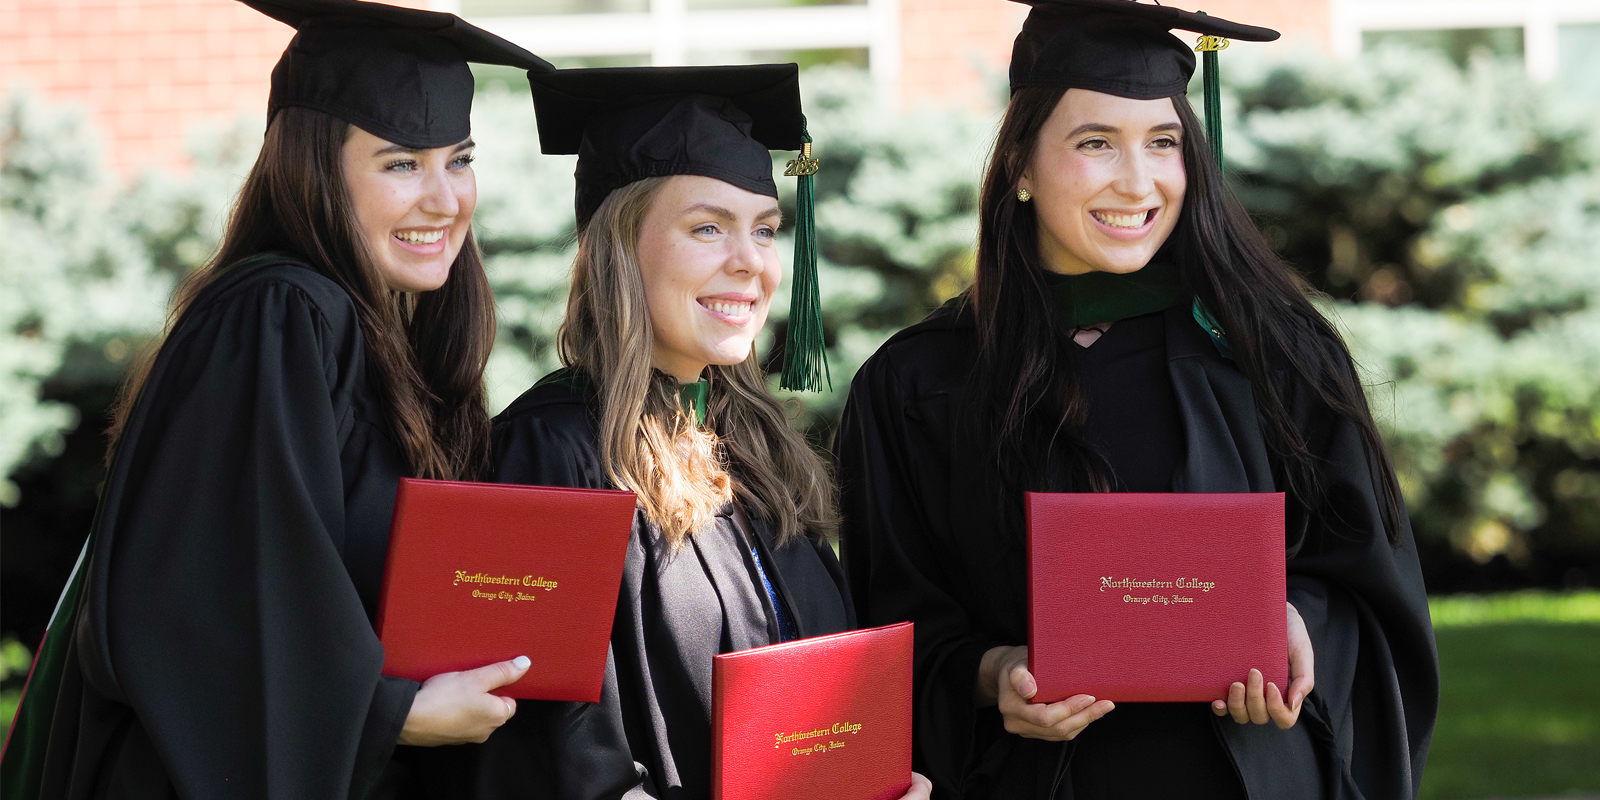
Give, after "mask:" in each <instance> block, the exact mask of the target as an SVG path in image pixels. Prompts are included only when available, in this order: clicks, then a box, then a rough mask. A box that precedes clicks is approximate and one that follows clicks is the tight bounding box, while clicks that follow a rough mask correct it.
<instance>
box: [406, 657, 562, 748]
mask: <svg viewBox="0 0 1600 800" xmlns="http://www.w3.org/2000/svg"><path fill="white" fill-rule="evenodd" d="M529 663H531V662H529V661H528V657H527V656H517V657H516V658H513V659H511V660H510V661H501V662H500V663H498V664H490V665H489V666H487V667H479V668H477V669H469V670H466V671H464V672H445V673H441V674H439V675H435V676H433V677H431V678H429V679H427V680H426V681H423V683H422V688H421V689H418V690H417V697H416V699H415V700H412V701H411V713H410V714H408V715H406V724H405V727H403V728H401V729H400V744H412V745H420V746H422V747H437V746H439V745H442V744H467V743H469V742H472V743H482V742H483V741H484V740H486V739H488V738H489V734H491V733H494V732H495V729H496V728H499V727H500V726H501V725H504V724H505V723H506V720H508V719H511V715H512V714H515V713H517V701H515V700H512V699H511V698H509V697H500V696H498V695H492V694H489V692H490V691H491V690H494V689H498V688H500V687H502V686H505V685H506V684H509V683H516V682H517V680H518V679H520V678H521V677H522V675H523V673H526V672H527V671H528V665H529Z"/></svg>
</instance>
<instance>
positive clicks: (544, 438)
mask: <svg viewBox="0 0 1600 800" xmlns="http://www.w3.org/2000/svg"><path fill="white" fill-rule="evenodd" d="M533 80H534V99H535V104H536V106H537V107H538V108H539V114H540V137H541V141H542V144H543V147H544V149H545V152H553V153H559V152H569V153H570V152H576V153H578V154H579V160H578V169H577V177H578V192H577V212H578V224H579V234H578V255H577V260H576V264H575V265H574V268H573V277H572V291H571V294H570V297H569V299H568V302H567V316H566V321H565V324H564V325H563V326H562V331H561V338H560V353H561V359H562V362H563V363H564V364H566V368H564V369H562V370H560V371H558V372H556V373H554V374H552V375H550V376H548V377H546V378H545V379H544V380H541V381H540V382H539V383H538V384H537V385H535V386H534V387H533V388H532V389H530V390H529V391H528V392H527V393H526V394H524V395H523V396H522V397H521V398H520V399H518V400H517V401H516V402H515V403H513V404H512V405H511V407H510V408H509V409H507V410H506V412H505V413H504V414H502V415H501V416H500V417H499V418H498V419H497V420H496V421H495V460H496V462H497V464H498V470H499V471H498V479H499V480H501V481H503V482H512V483H527V484H541V485H556V486H583V487H621V488H626V489H630V490H632V491H634V492H636V493H637V494H638V496H639V511H638V514H637V516H636V518H635V523H634V530H633V537H632V540H631V542H630V544H629V549H628V554H627V561H626V566H625V567H624V569H623V579H622V592H621V597H620V598H619V600H618V604H617V616H616V620H615V623H614V625H613V628H612V637H611V656H610V659H609V660H608V662H607V666H606V676H605V683H604V688H603V690H602V698H601V701H600V702H599V703H595V704H561V705H555V704H534V705H535V706H536V707H535V708H529V709H524V710H525V711H526V712H528V713H527V714H526V717H527V718H526V719H525V720H523V721H522V723H521V724H520V725H518V726H516V727H515V728H510V729H506V730H503V731H502V732H501V733H500V734H499V735H498V736H494V737H491V738H490V740H489V742H488V743H487V744H486V745H485V746H484V747H483V748H480V749H479V751H478V752H477V754H476V755H475V761H476V763H475V765H474V769H473V772H474V775H473V776H472V777H473V779H475V781H476V786H475V790H476V792H477V794H478V795H479V796H517V795H521V796H555V797H560V798H597V797H618V796H627V797H682V798H704V797H709V796H710V793H711V752H710V746H711V669H712V658H713V656H715V655H716V654H718V653H724V652H729V651H733V650H741V649H745V648H750V647H757V646H761V645H766V644H772V643H776V642H780V641H786V640H790V639H796V638H801V637H808V636H816V635H821V634H828V633H836V632H840V631H844V630H849V629H850V628H852V627H854V624H855V619H854V612H853V611H852V606H851V603H850V599H849V594H848V590H847V589H846V588H845V579H844V574H843V571H842V570H841V569H840V567H839V562H838V560H837V559H836V558H835V557H834V554H833V550H832V548H831V547H830V546H829V544H828V542H827V540H826V538H825V537H826V535H827V534H829V533H831V532H832V530H833V528H834V527H835V524H836V522H835V519H836V513H837V512H836V509H835V501H834V491H833V488H832V485H831V481H830V477H829V473H828V469H827V466H826V465H825V462H824V461H823V460H822V459H821V458H819V457H818V455H817V454H816V453H815V452H814V451H813V450H812V449H811V448H810V446H809V445H808V444H807V443H806V441H805V438H804V437H803V436H802V435H801V434H800V433H799V432H797V431H795V430H794V429H793V428H792V427H791V426H790V425H789V421H788V419H787V418H786V416H785V414H784V411H783V408H782V407H781V406H780V405H779V404H778V402H777V401H776V400H774V399H773V398H772V397H771V396H769V395H768V394H767V392H766V386H765V384H766V381H765V378H764V375H763V373H762V369H761V366H760V365H759V364H758V363H757V362H756V359H755V353H754V347H753V345H754V340H755V337H756V334H757V333H759V332H760V331H761V329H762V327H763V325H764V324H765V322H766V318H767V311H768V308H769V306H770V304H771V302H772V298H773V296H774V295H775V294H776V293H777V290H778V285H779V282H780V279H781V277H782V266H781V265H780V263H779V259H778V248H777V246H776V244H777V243H776V238H777V232H778V226H779V223H780V217H781V215H780V212H779V210H778V203H777V187H776V185H775V183H774V182H773V179H772V162H771V156H770V154H769V153H768V151H767V149H768V147H774V148H778V147H783V146H785V145H788V146H789V147H790V148H798V144H799V142H798V140H799V137H800V136H801V130H802V126H801V122H800V116H799V93H798V79H797V72H796V69H795V67H794V65H792V64H790V65H762V66H756V67H711V68H694V69H690V68H675V69H667V68H662V69H622V70H571V71H563V72H560V73H556V74H553V75H550V76H536V77H535V78H534V79H533ZM786 123H788V124H786ZM791 140H792V142H791ZM464 777H465V776H464ZM455 786H456V787H457V788H460V787H461V786H462V784H461V783H459V782H458V783H456V784H455ZM926 792H927V785H926V782H924V781H923V780H922V779H921V778H920V776H918V777H917V778H915V782H914V783H913V787H912V790H911V793H910V794H909V795H908V797H926V796H927V794H926Z"/></svg>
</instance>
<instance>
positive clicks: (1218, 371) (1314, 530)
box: [836, 303, 1439, 800]
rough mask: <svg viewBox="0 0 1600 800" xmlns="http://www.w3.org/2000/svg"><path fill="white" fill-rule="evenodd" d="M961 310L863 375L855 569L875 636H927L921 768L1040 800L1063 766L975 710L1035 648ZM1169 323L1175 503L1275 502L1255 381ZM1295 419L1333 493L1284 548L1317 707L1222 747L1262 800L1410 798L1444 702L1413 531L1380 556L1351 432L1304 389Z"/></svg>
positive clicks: (1059, 752)
mask: <svg viewBox="0 0 1600 800" xmlns="http://www.w3.org/2000/svg"><path fill="white" fill-rule="evenodd" d="M958 308H959V306H958V305H956V304H954V303H952V304H950V305H947V306H946V307H945V308H943V309H940V310H938V311H936V312H934V313H933V314H932V315H930V316H929V318H928V319H926V320H924V321H923V322H922V323H919V324H917V325H915V326H912V327H911V328H908V329H906V330H905V331H902V332H901V333H899V334H897V335H896V336H894V337H893V338H891V339H890V340H889V341H888V342H887V343H886V344H885V345H884V346H883V347H882V348H880V349H879V351H878V353H877V354H876V355H874V356H873V357H872V358H871V359H870V360H868V362H867V363H866V364H865V365H864V366H863V367H862V368H861V370H860V371H859V372H858V373H857V375H856V378H855V380H854V383H853V385H852V387H851V391H850V397H849V400H848V403H847V405H846V407H845V412H844V417H843V419H842V421H841V424H840V430H839V434H838V437H837V440H836V452H837V454H838V459H839V480H840V489H841V493H842V502H843V513H844V532H843V556H844V563H845V565H846V569H847V571H848V574H849V575H850V581H851V588H852V591H853V594H854V597H855V600H856V604H857V611H858V614H859V617H860V619H861V622H862V624H864V625H876V624H881V623H886V622H891V621H895V620H902V619H910V620H913V621H915V622H916V626H917V630H916V641H917V650H916V673H915V678H916V693H915V704H916V706H915V712H914V713H915V726H916V735H915V742H916V748H915V760H914V765H915V769H917V770H918V771H921V772H923V773H924V774H926V775H928V776H929V777H930V778H931V779H932V781H933V784H934V789H935V796H936V797H941V798H954V797H969V798H986V797H1003V798H1045V797H1047V796H1048V794H1049V791H1050V787H1051V786H1052V785H1053V784H1054V783H1055V778H1056V768H1057V765H1058V764H1059V763H1060V762H1061V759H1062V757H1063V755H1064V753H1063V749H1064V748H1065V747H1067V746H1066V745H1063V744H1057V743H1048V742H1041V741H1037V740H1031V739H1023V738H1021V737H1018V736H1014V735H1011V734H1007V733H1005V732H1004V730H1003V728H1002V726H1001V721H1000V715H999V713H998V711H997V710H996V709H994V708H993V707H990V708H984V709H979V708H977V707H976V706H975V703H974V701H973V682H974V678H975V675H976V674H977V669H978V662H979V660H980V659H981V657H982V656H983V653H984V652H985V651H986V650H988V649H989V648H991V647H995V646H999V645H1017V644H1025V643H1026V642H1027V614H1026V609H1027V583H1026V569H1025V565H1026V551H1025V548H1024V545H1023V544H1022V543H1023V537H1022V535H1021V533H1020V532H1019V531H1010V530H1002V529H1001V527H1000V523H999V522H998V517H999V515H998V514H996V513H995V508H994V502H993V500H992V499H990V498H988V497H987V496H986V495H985V493H984V492H983V490H982V489H981V488H980V486H978V485H977V483H978V482H975V481H973V480H971V475H972V474H973V470H974V469H976V468H979V465H981V464H982V463H983V460H984V458H985V452H986V451H985V448H984V446H983V445H982V444H980V443H977V442H974V441H971V437H970V435H967V434H965V433H964V431H966V430H969V429H968V428H966V427H965V426H963V425H961V424H960V421H961V420H962V414H963V413H964V410H965V400H966V397H965V391H966V386H967V383H968V381H969V378H970V372H971V369H972V365H973V364H974V361H975V358H976V353H977V340H976V333H975V330H974V328H973V325H972V322H971V319H970V317H969V316H967V314H966V313H965V312H962V311H958V310H957V309H958ZM1163 313H1164V319H1165V322H1164V324H1165V329H1166V348H1167V365H1168V373H1169V375H1170V376H1171V379H1172V390H1173V393H1174V395H1175V397H1176V401H1177V407H1178V414H1179V418H1180V420H1181V423H1182V457H1181V458H1180V460H1179V467H1178V470H1177V472H1176V473H1175V474H1174V476H1173V480H1172V490H1173V491H1191V492H1269V491H1277V490H1278V488H1279V487H1280V486H1281V485H1282V479H1281V475H1280V474H1276V473H1275V470H1274V466H1275V464H1274V458H1273V457H1272V456H1271V455H1270V454H1269V452H1268V449H1267V445H1266V443H1265V440H1264V439H1263V436H1262V432H1261V429H1260V425H1259V422H1258V419H1257V415H1256V411H1255V402H1254V397H1253V394H1252V389H1251V385H1250V382H1249V380H1248V379H1247V378H1246V377H1245V376H1244V375H1243V374H1242V373H1241V372H1239V370H1238V369H1237V368H1236V367H1235V366H1234V365H1233V363H1232V362H1231V361H1229V360H1227V359H1226V358H1223V357H1222V356H1220V355H1219V354H1218V353H1217V350H1216V348H1215V347H1214V346H1213V344H1212V342H1211V341H1210V340H1209V338H1208V337H1207V335H1206V334H1205V332H1204V331H1203V330H1202V329H1201V328H1200V327H1199V326H1197V325H1196V324H1195V323H1194V321H1193V320H1192V319H1191V317H1190V313H1189V310H1188V309H1187V308H1181V307H1180V308H1173V309H1169V310H1167V311H1166V312H1163ZM1330 346H1331V345H1330ZM1291 412H1292V414H1293V416H1294V419H1295V422H1296V424H1297V425H1298V426H1299V427H1300V429H1301V430H1302V431H1304V433H1305V435H1306V436H1307V437H1308V440H1309V443H1310V446H1311V448H1312V451H1313V452H1314V453H1315V454H1317V456H1318V457H1320V458H1321V459H1322V463H1323V464H1324V470H1325V472H1324V477H1325V478H1326V483H1327V499H1326V502H1325V503H1324V505H1323V507H1321V508H1318V509H1310V510H1308V509H1306V508H1304V507H1303V506H1301V505H1299V504H1298V503H1297V502H1295V500H1294V498H1290V503H1289V506H1290V508H1289V513H1290V520H1289V528H1290V531H1291V534H1290V537H1289V538H1290V540H1291V541H1292V540H1294V539H1296V538H1298V536H1297V534H1298V533H1299V532H1302V531H1303V534H1304V538H1303V540H1302V541H1301V542H1300V544H1299V546H1298V547H1297V548H1296V549H1295V550H1294V551H1293V552H1290V553H1288V554H1287V556H1288V597H1289V601H1290V602H1291V603H1293V604H1294V605H1295V607H1296V608H1297V609H1298V610H1299V612H1300V614H1301V616H1302V617H1304V618H1305V620H1306V624H1307V627H1308V628H1309V631H1310V635H1311V640H1312V643H1313V647H1314V649H1315V653H1316V679H1317V685H1316V690H1315V691H1314V692H1313V693H1312V694H1311V696H1310V697H1309V698H1308V699H1307V701H1306V704H1305V706H1304V709H1303V711H1302V713H1301V717H1300V721H1299V724H1297V725H1296V726H1295V727H1294V728H1292V729H1290V730H1289V731H1279V730H1278V729H1277V728H1276V727H1274V726H1271V725H1265V726H1258V725H1239V724H1236V723H1233V722H1231V721H1226V722H1224V721H1222V720H1217V721H1216V725H1217V728H1216V729H1217V731H1218V733H1219V735H1220V736H1222V737H1223V740H1224V743H1225V744H1226V747H1227V751H1228V753H1229V755H1230V756H1231V757H1232V759H1233V761H1234V763H1235V765H1236V766H1237V768H1238V770H1239V773H1240V777H1241V779H1242V781H1243V783H1244V786H1245V789H1246V791H1247V792H1248V795H1249V796H1250V797H1252V798H1290V797H1292V798H1319V797H1320V798H1369V799H1373V800H1375V799H1376V798H1409V797H1413V796H1415V794H1416V791H1417V788H1418V786H1419V784H1420V781H1421V777H1422V766H1423V761H1424V759H1425V758H1426V755H1427V749H1428V742H1429V739H1430V738H1431V736H1432V731H1433V723H1434V717H1435V714H1436V711H1437V706H1438V690H1439V684H1438V659H1437V655H1436V652H1435V650H1434V643H1433V632H1432V627H1431V624H1430V622H1429V617H1428V607H1427V597H1426V594H1425V592H1424V590H1423V585H1422V577H1421V572H1420V569H1419V567H1418V564H1417V555H1416V548H1415V544H1414V542H1413V540H1412V538H1411V533H1410V530H1409V528H1408V529H1407V530H1406V531H1404V532H1403V536H1402V539H1401V542H1400V544H1399V546H1398V547H1396V546H1391V545H1390V543H1389V541H1388V539H1387V537H1386V536H1385V534H1384V531H1383V526H1382V522H1381V516H1380V514H1379V511H1378V508H1379V507H1378V503H1377V500H1376V497H1375V492H1374V490H1373V483H1372V474H1371V469H1370V462H1369V457H1368V454H1367V452H1366V450H1365V448H1364V447H1363V445H1362V443H1361V440H1360V438H1359V436H1358V433H1357V429H1356V427H1355V425H1354V424H1352V423H1351V422H1350V421H1349V420H1347V419H1343V418H1340V417H1338V416H1336V415H1334V414H1332V413H1331V412H1330V411H1329V410H1328V409H1326V408H1325V407H1322V406H1321V405H1320V404H1318V403H1317V402H1315V400H1314V397H1313V396H1312V395H1311V393H1310V392H1309V391H1306V390H1304V389H1297V390H1295V391H1294V392H1293V395H1292V397H1291ZM1112 713H1116V712H1112ZM1060 784H1061V785H1062V787H1063V788H1062V790H1061V791H1060V792H1059V793H1058V794H1057V797H1067V796H1069V795H1070V787H1071V781H1069V780H1063V781H1060Z"/></svg>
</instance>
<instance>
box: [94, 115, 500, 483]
mask: <svg viewBox="0 0 1600 800" xmlns="http://www.w3.org/2000/svg"><path fill="white" fill-rule="evenodd" d="M349 132H350V125H349V123H347V122H344V121H343V120H340V119H337V118H335V117H333V116H330V115H328V114H325V113H322V112H320V111H313V110H311V109H308V108H297V107H292V108H285V109H282V110H280V111H279V112H278V113H277V114H276V115H275V116H274V117H273V120H272V123H271V124H270V125H269V126H268V127H267V134H266V139H265V140H264V141H263V142H262V145H261V154H260V156H258V157H257V158H256V163H255V166H254V167H252V168H251V170H250V175H249V177H247V178H246V179H245V182H244V187H243V188H241V189H240V190H239V197H238V200H237V201H236V203H235V204H234V207H233V210H232V212H231V213H230V214H229V216H228V224H227V228H226V230H225V232H224V233H223V236H222V244H221V245H220V246H219V247H218V249H217V252H216V254H215V255H213V256H212V257H211V259H210V260H209V261H208V262H206V264H205V265H204V266H202V267H201V268H200V269H198V270H196V271H194V272H193V273H192V274H190V275H189V276H188V277H186V278H185V279H184V280H183V281H182V282H181V283H180V284H179V285H178V289H177V291H176V293H175V294H174V296H173V301H172V308H171V310H170V312H169V314H168V318H167V329H166V333H167V334H170V333H171V332H172V330H173V327H174V326H175V325H176V324H177V322H178V320H179V319H181V318H182V316H183V314H184V312H185V311H187V310H188V308H189V306H190V305H192V304H193V303H194V301H195V298H196V297H198V296H199V294H200V293H201V292H202V291H204V290H205V288H206V287H207V286H209V285H211V284H212V283H213V282H214V281H216V280H217V279H218V278H219V277H220V276H221V275H222V274H224V273H225V272H226V271H227V270H228V269H229V268H230V267H231V266H233V265H234V264H236V263H238V262H239V261H240V260H241V259H244V258H247V257H249V256H253V255H258V254H262V253H267V252H281V253H283V254H284V255H286V256H288V257H290V258H293V259H296V260H299V261H302V262H304V263H305V264H307V265H309V266H310V267H311V268H313V269H315V270H316V271H317V272H318V273H320V274H322V275H323V276H324V277H326V278H328V279H329V280H332V281H333V282H334V283H337V284H339V286H340V287H341V288H343V289H344V290H345V291H346V292H348V293H349V295H350V299H351V300H352V301H353V302H354V303H355V306H356V311H357V315H358V316H359V318H360V321H361V335H362V340H363V344H364V345H365V351H366V363H367V371H368V376H369V379H370V380H371V381H372V383H373V385H374V386H376V387H377V388H378V390H379V392H380V394H381V396H382V397H383V400H384V403H385V406H386V408H387V411H388V413H389V422H390V424H391V425H392V426H393V427H392V431H393V433H394V436H395V438H396V440H397V441H398V442H399V444H400V450H401V452H402V453H403V454H404V456H405V457H406V461H407V462H408V464H409V466H410V468H411V472H412V474H413V475H415V476H417V477H423V478H438V479H456V480H460V479H473V478H477V477H480V476H481V475H483V474H484V473H485V472H486V469H487V466H488V463H489V445H488V442H489V412H488V405H487V403H486V399H485V394H484V388H483V371H484V367H485V365H486V364H487V363H488V360H489V350H490V348H491V347H492V346H493V344H494V334H495V321H494V296H493V295H492V294H491V293H490V291H489V280H488V278H487V276H485V274H484V271H483V257H482V255H481V254H480V253H479V252H478V245H477V242H476V240H474V238H473V236H472V234H471V232H470V231H469V232H468V234H467V239H466V243H465V244H463V245H462V247H461V253H460V254H459V255H457V256H456V260H455V263H453V264H452V265H451V267H450V277H449V279H448V280H446V281H445V283H444V286H442V287H440V288H439V289H437V290H435V291H431V292H422V293H419V294H416V295H412V294H407V293H402V292H394V291H391V290H390V289H389V287H388V285H387V283H386V282H385V281H384V279H383V276H382V274H380V273H379V272H378V270H377V268H376V267H375V266H374V265H373V264H372V261H371V259H369V258H368V257H367V254H366V252H365V248H364V247H363V246H362V243H361V240H360V237H359V236H357V234H356V231H357V226H356V220H355V212H354V208H353V206H352V203H351V199H350V195H349V191H348V189H347V187H346V186H345V183H344V178H343V174H344V173H343V171H342V169H341V163H342V155H343V151H344V143H345V139H346V137H347V136H348V135H349ZM165 336H166V334H164V335H163V337H162V339H163V340H164V339H165ZM158 350H159V348H158V347H152V348H151V349H150V350H149V351H148V352H147V353H146V355H145V356H144V357H143V358H142V359H141V360H140V361H139V362H138V363H137V364H136V365H135V366H134V369H133V370H132V371H131V372H130V373H129V375H128V379H127V382H126V383H125V384H124V386H123V389H122V394H121V396H120V397H119V398H118V401H117V404H116V406H115V407H114V409H113V412H112V423H111V427H110V429H109V431H108V435H109V437H110V440H111V447H112V449H113V450H114V449H115V447H116V442H117V440H118V439H119V438H120V437H121V435H122V431H123V429H124V427H125V426H126V425H127V421H128V415H129V414H130V413H131V411H132V409H133V404H134V401H135V400H136V399H137V397H138V395H139V389H140V388H141V387H142V386H143V385H144V381H145V379H146V378H147V377H149V374H150V367H151V365H152V364H153V363H154V360H155V355H156V353H157V352H158ZM108 457H109V456H108Z"/></svg>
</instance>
